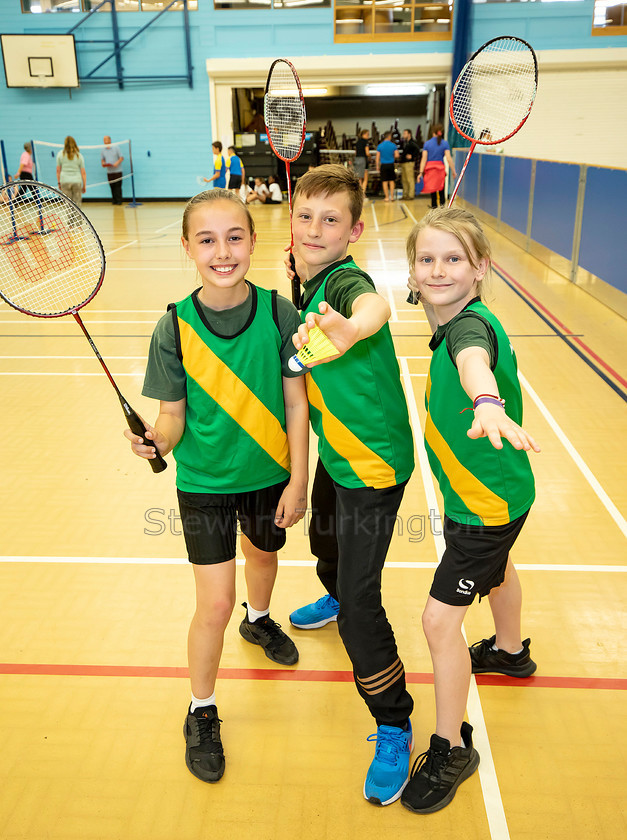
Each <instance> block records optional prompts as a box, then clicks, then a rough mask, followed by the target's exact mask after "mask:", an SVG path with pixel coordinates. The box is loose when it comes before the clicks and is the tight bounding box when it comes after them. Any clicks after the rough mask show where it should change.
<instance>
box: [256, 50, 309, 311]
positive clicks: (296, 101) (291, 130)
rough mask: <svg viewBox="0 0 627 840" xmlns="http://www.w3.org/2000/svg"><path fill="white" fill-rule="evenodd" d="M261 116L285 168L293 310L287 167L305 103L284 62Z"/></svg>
mask: <svg viewBox="0 0 627 840" xmlns="http://www.w3.org/2000/svg"><path fill="white" fill-rule="evenodd" d="M263 114H264V120H265V123H266V131H267V132H268V140H269V141H270V145H271V147H272V151H273V152H274V154H275V155H276V156H277V157H278V158H280V159H281V160H282V161H283V163H284V164H285V174H286V176H287V201H288V204H289V211H290V263H291V265H292V270H293V271H294V277H293V278H292V301H293V303H294V306H298V304H299V302H300V279H299V277H298V275H297V274H296V268H295V263H294V255H293V254H292V249H293V247H294V234H293V233H292V183H291V178H290V163H293V162H294V161H295V160H296V159H297V158H298V157H299V156H300V153H301V152H302V150H303V145H304V143H305V126H306V124H307V122H306V115H305V100H304V98H303V91H302V89H301V86H300V81H299V78H298V73H297V72H296V70H295V68H294V66H293V65H292V64H291V63H290V62H289V61H287V59H285V58H277V59H276V61H274V62H273V63H272V66H271V67H270V71H269V73H268V78H267V80H266V93H265V96H264V100H263Z"/></svg>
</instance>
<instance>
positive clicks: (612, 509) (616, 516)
mask: <svg viewBox="0 0 627 840" xmlns="http://www.w3.org/2000/svg"><path fill="white" fill-rule="evenodd" d="M518 378H519V379H520V381H521V383H522V385H523V387H524V389H525V391H526V392H527V393H528V394H529V396H530V397H531V399H532V400H533V401H534V403H535V404H536V405H537V407H538V408H539V410H540V413H541V414H542V415H543V417H544V419H545V420H546V421H547V423H548V424H549V426H550V427H551V429H552V430H553V431H554V432H555V435H556V437H557V438H558V440H559V441H560V443H561V444H562V446H563V447H564V449H565V450H566V451H567V452H568V454H569V455H570V457H571V458H572V459H573V461H574V462H575V464H576V465H577V467H579V469H580V470H581V472H582V473H583V477H584V478H585V479H586V481H587V482H588V484H589V485H590V487H592V489H593V490H594V492H595V493H596V494H597V496H598V498H599V499H600V501H601V503H602V504H603V506H604V507H605V509H606V510H607V512H608V513H609V515H610V516H611V517H612V519H613V520H614V522H616V524H617V525H618V527H619V528H620V530H621V531H622V532H623V534H624V536H626V537H627V522H626V521H625V517H624V516H622V514H621V512H620V511H619V510H618V508H617V507H616V505H615V504H614V502H613V501H612V500H611V499H610V497H609V496H608V494H607V493H606V492H605V490H604V489H603V488H602V487H601V484H600V483H599V481H598V480H597V478H596V477H595V476H594V474H593V472H592V470H591V469H590V468H589V467H588V465H587V464H586V462H585V461H584V460H583V458H582V457H581V455H580V454H579V453H578V452H577V450H576V449H575V447H574V446H573V445H572V443H571V442H570V441H569V439H568V438H567V437H566V435H565V434H564V432H563V430H562V429H561V427H560V425H559V424H558V422H557V420H556V419H555V418H554V417H553V415H552V414H551V412H550V411H549V410H548V408H547V407H546V406H545V404H544V403H543V402H542V400H541V399H540V397H539V396H538V395H537V394H536V392H535V391H534V390H533V388H532V387H531V385H530V384H529V382H528V381H527V379H526V378H525V377H524V376H523V374H522V373H521V372H520V371H518Z"/></svg>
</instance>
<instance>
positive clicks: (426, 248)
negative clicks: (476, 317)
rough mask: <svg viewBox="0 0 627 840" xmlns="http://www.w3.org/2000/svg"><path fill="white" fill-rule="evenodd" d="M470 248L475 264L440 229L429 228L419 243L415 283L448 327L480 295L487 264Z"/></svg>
mask: <svg viewBox="0 0 627 840" xmlns="http://www.w3.org/2000/svg"><path fill="white" fill-rule="evenodd" d="M468 248H469V251H470V255H471V256H472V261H471V259H470V258H469V255H468V254H467V253H466V249H465V248H464V246H463V245H462V243H461V242H460V240H459V239H458V238H457V237H456V236H455V235H454V234H452V233H449V232H448V231H445V230H440V229H438V228H432V227H426V228H424V229H423V230H421V231H420V233H419V234H418V237H417V239H416V259H415V262H414V266H413V275H414V279H415V283H416V286H417V288H418V290H419V291H420V294H421V296H422V297H423V298H424V299H425V300H426V301H427V303H430V304H431V305H432V306H433V308H434V311H435V314H436V316H437V318H438V321H439V323H440V324H446V323H448V322H449V321H450V320H451V318H453V317H455V315H458V314H459V313H460V312H461V311H462V309H463V308H464V307H465V306H466V305H467V304H468V303H470V301H471V300H472V299H473V298H474V297H477V295H478V294H479V291H478V284H479V283H480V281H481V280H482V279H483V277H484V275H485V273H486V271H487V268H488V260H487V259H481V260H479V259H478V258H477V256H476V253H475V252H474V250H473V249H472V247H471V246H468ZM473 262H474V263H475V265H473Z"/></svg>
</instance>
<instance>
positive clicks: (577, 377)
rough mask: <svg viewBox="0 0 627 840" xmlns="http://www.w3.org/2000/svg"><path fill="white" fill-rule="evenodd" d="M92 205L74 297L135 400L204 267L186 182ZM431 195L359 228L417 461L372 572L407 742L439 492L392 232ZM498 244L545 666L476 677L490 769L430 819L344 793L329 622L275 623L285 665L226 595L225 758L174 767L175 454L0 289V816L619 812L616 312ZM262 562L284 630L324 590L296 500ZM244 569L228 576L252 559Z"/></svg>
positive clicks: (421, 348) (446, 824)
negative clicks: (92, 242)
mask: <svg viewBox="0 0 627 840" xmlns="http://www.w3.org/2000/svg"><path fill="white" fill-rule="evenodd" d="M85 209H86V211H87V213H88V215H89V216H90V217H91V218H92V219H93V221H94V223H95V225H96V227H97V229H98V230H99V232H100V234H101V237H102V239H103V242H104V245H105V248H106V251H107V253H108V272H107V276H106V279H105V282H104V285H103V287H102V290H101V291H100V293H99V294H98V295H97V297H96V298H95V300H94V301H93V302H92V303H91V304H90V305H89V306H88V307H87V308H86V309H85V310H83V314H84V320H85V322H86V324H87V326H88V328H89V329H90V330H91V332H92V334H93V336H94V338H95V340H96V343H97V345H98V347H99V349H100V351H101V353H102V354H103V356H104V357H105V358H106V359H107V360H108V362H109V363H110V367H111V369H112V371H113V372H114V375H116V377H117V380H118V382H119V384H120V387H121V390H122V391H123V393H124V394H125V396H126V397H127V398H128V399H129V401H130V402H131V403H132V404H134V405H135V407H136V408H138V409H139V410H140V411H141V412H142V413H145V414H146V415H147V416H148V417H149V418H150V419H154V416H155V406H154V404H153V403H152V402H151V401H150V400H147V399H144V398H142V397H141V396H140V391H141V384H142V373H143V369H144V365H145V358H146V353H147V349H148V342H149V337H150V334H151V331H152V327H153V324H154V323H155V321H156V320H157V318H158V317H159V315H160V314H161V313H162V312H163V311H164V310H165V307H166V305H167V303H168V302H169V301H173V300H178V299H180V298H182V297H183V296H184V295H185V294H187V293H188V292H189V291H190V290H192V289H193V288H194V287H195V276H194V271H193V270H192V269H191V268H190V267H189V265H188V264H187V263H186V260H185V259H184V256H183V254H182V251H181V249H180V246H179V239H178V237H179V225H180V217H181V211H182V205H181V204H179V203H153V204H144V205H143V206H141V207H137V208H135V209H133V208H128V207H122V208H117V207H116V208H113V207H111V206H110V205H108V204H102V205H98V204H96V205H94V204H87V205H85ZM425 210H426V203H425V202H424V200H416V201H414V202H411V203H409V204H406V205H403V204H401V203H400V202H396V203H394V204H384V203H383V202H381V201H377V202H374V203H372V204H368V205H367V206H366V208H365V211H364V218H365V220H366V224H367V229H366V232H365V234H364V236H363V237H362V239H361V241H360V242H359V243H357V245H356V247H354V249H353V252H352V253H353V255H354V257H355V258H356V260H357V262H358V263H359V264H360V265H362V266H363V267H364V268H365V269H367V270H369V271H370V273H371V274H372V276H373V277H374V278H375V280H376V282H377V283H378V285H379V289H380V291H381V293H382V294H383V295H385V296H386V297H387V298H388V299H389V301H390V303H391V305H392V311H393V314H392V330H393V333H394V336H395V341H396V347H397V352H398V356H399V359H400V364H401V371H402V375H403V382H404V385H405V388H406V391H407V397H408V401H409V406H410V412H411V419H412V423H413V427H414V432H415V439H416V449H417V453H418V456H419V458H420V463H419V466H417V468H416V471H415V473H414V475H413V478H412V480H411V483H410V485H409V488H408V491H407V493H406V496H405V499H404V502H403V506H402V509H401V520H400V522H399V528H398V533H397V534H396V536H395V538H394V541H393V544H392V549H391V552H390V560H389V563H388V566H387V570H386V572H385V575H384V595H385V603H386V606H387V610H388V613H389V615H390V617H391V620H392V624H393V626H394V628H395V632H396V636H397V641H398V644H399V648H400V652H401V655H402V657H403V659H404V662H405V667H406V669H407V671H408V676H409V680H410V690H411V692H412V694H413V697H414V699H415V702H416V709H415V712H414V715H413V723H414V729H415V732H416V747H415V751H414V755H418V753H420V752H422V751H423V750H424V749H426V747H427V745H428V739H429V736H430V734H431V732H432V730H433V725H434V701H433V688H432V685H431V676H430V674H431V663H430V659H429V655H428V651H427V646H426V643H425V640H424V638H423V635H422V631H421V627H420V614H421V610H422V607H423V604H424V601H425V599H426V596H427V592H428V588H429V585H430V580H431V576H432V571H433V567H434V564H435V562H436V559H437V556H438V552H439V551H440V550H441V537H440V536H439V529H438V524H439V523H438V518H437V517H438V516H439V511H440V497H439V494H438V492H437V491H435V490H434V487H433V482H432V480H431V477H430V474H429V470H428V467H427V466H426V462H425V459H424V457H423V456H422V449H421V424H422V422H423V420H424V407H423V393H424V385H425V375H426V371H427V367H428V363H429V359H428V357H429V350H428V347H427V342H428V329H427V324H426V321H425V320H424V317H423V315H422V312H421V310H420V309H414V308H411V307H410V306H408V305H407V304H406V303H405V302H404V301H405V297H406V289H405V283H406V276H407V269H406V265H405V260H404V240H405V237H406V234H407V232H408V231H409V229H410V227H411V224H412V218H411V217H412V215H413V216H415V217H418V216H420V215H421V214H422V213H424V212H425ZM253 212H254V215H255V219H256V222H257V225H258V231H259V242H258V246H257V250H256V252H255V255H254V261H253V270H252V272H251V275H250V278H251V279H252V280H253V281H254V282H256V283H258V284H260V285H262V286H267V287H278V288H279V289H280V290H281V291H283V292H284V293H287V283H286V281H285V279H284V275H283V271H282V268H281V264H282V247H283V246H284V244H285V243H286V241H287V238H288V232H287V209H286V208H285V207H262V206H260V207H255V208H254V209H253ZM492 241H493V245H494V251H495V263H496V266H497V272H496V273H495V275H494V283H493V299H492V300H491V301H490V303H491V305H492V306H493V308H494V310H495V311H496V312H497V313H498V315H499V316H500V317H501V319H502V321H503V323H504V325H505V328H506V329H507V331H508V333H509V335H510V337H511V339H512V342H513V344H514V346H515V349H516V352H517V355H518V360H519V365H520V369H521V373H522V383H523V389H524V397H525V412H526V413H525V425H526V426H527V427H528V428H529V430H531V431H532V433H533V434H534V436H535V437H536V439H537V440H538V441H539V442H540V443H541V445H542V453H541V454H540V455H537V456H534V457H533V459H532V460H533V466H534V469H535V475H536V481H537V488H538V499H537V502H536V504H535V505H534V507H533V509H532V514H531V516H530V519H529V521H528V524H527V526H526V528H525V529H524V531H523V533H522V536H521V538H520V539H519V541H518V543H517V546H516V549H515V561H516V562H517V565H518V568H519V570H520V576H521V579H522V582H523V587H524V597H525V602H524V634H525V635H529V636H531V638H532V652H533V658H534V659H535V660H536V661H537V662H538V671H537V675H536V676H535V677H533V678H532V679H530V680H526V681H522V682H521V681H516V680H514V679H507V678H503V677H487V676H486V677H478V678H477V681H476V684H475V683H474V682H473V686H472V690H471V695H470V703H469V708H468V715H469V719H470V721H471V723H472V724H473V725H474V727H475V741H476V745H477V747H478V749H479V752H480V754H481V767H480V770H479V772H478V773H477V774H475V775H474V776H473V777H472V778H471V779H470V780H469V781H468V782H466V783H464V784H463V785H462V787H461V788H460V790H459V792H458V793H457V796H456V797H455V799H454V801H453V803H452V804H451V805H450V806H449V807H447V808H446V809H444V810H443V811H441V812H439V813H437V814H434V815H431V816H417V815H413V814H411V813H409V812H408V811H406V810H405V809H403V808H402V807H401V806H400V804H398V803H396V804H394V805H392V806H390V807H387V808H384V809H377V808H375V807H373V806H372V805H370V804H369V803H367V802H366V801H365V800H364V799H363V796H362V785H363V780H364V775H365V772H366V769H367V767H368V764H369V762H370V760H371V757H372V754H373V745H372V744H371V743H368V742H367V741H366V737H367V736H368V735H369V734H370V733H372V732H374V731H375V727H374V726H373V722H372V719H371V718H370V716H369V715H368V713H367V712H366V710H365V707H364V706H363V704H362V702H361V701H360V700H359V698H358V696H357V693H356V691H355V689H354V687H353V685H352V681H351V677H350V669H349V663H348V660H347V657H346V655H345V653H344V651H343V648H342V645H341V643H340V641H339V638H338V635H337V628H336V626H335V625H329V626H327V627H325V628H323V629H321V630H318V631H310V632H302V631H301V632H298V631H294V630H292V631H290V632H291V634H292V637H293V638H294V639H295V640H296V642H297V645H298V647H299V649H300V662H299V664H298V666H297V667H296V668H293V669H281V668H279V667H278V666H274V665H273V664H272V663H271V662H270V661H269V660H268V659H266V658H265V657H264V656H263V654H262V652H261V651H260V650H259V649H258V648H254V647H252V646H251V645H249V644H247V643H245V642H244V641H243V640H242V639H241V638H240V636H239V634H238V632H237V628H238V623H239V621H240V614H241V613H242V612H243V611H242V610H241V608H240V607H237V608H236V611H235V614H234V617H233V619H232V621H231V624H230V626H229V628H228V632H227V638H226V644H225V650H224V657H223V660H222V671H221V679H220V680H219V684H218V689H217V691H218V703H219V709H220V714H221V717H222V718H223V719H224V723H223V727H222V729H223V740H224V744H225V749H226V753H227V762H228V764H227V771H226V774H225V776H224V778H223V780H222V781H221V782H220V783H219V784H218V785H205V784H203V783H202V782H199V781H198V780H196V779H195V778H194V777H193V776H191V775H190V773H189V772H188V771H187V769H186V767H185V764H184V742H183V738H182V734H181V731H182V724H183V718H184V714H185V711H186V708H187V704H188V697H189V694H188V692H189V689H188V682H187V679H186V672H185V663H186V653H185V646H186V633H187V626H188V621H189V618H190V616H191V613H192V610H193V594H194V593H193V583H192V574H191V571H190V569H189V568H188V565H187V563H186V561H185V560H184V556H185V555H184V545H183V540H182V537H181V536H180V529H179V523H178V520H177V519H176V499H175V491H174V466H173V463H172V458H171V456H170V458H169V461H170V469H168V470H167V471H166V472H165V473H163V474H161V475H159V476H155V475H153V473H152V472H151V471H150V469H149V468H148V466H147V465H146V464H145V463H143V462H141V461H140V460H139V459H137V458H134V457H133V456H132V455H131V453H130V450H129V447H128V444H127V442H126V440H125V439H124V438H123V436H122V430H123V427H124V422H123V418H122V415H121V411H120V408H119V405H118V402H117V399H116V397H115V394H114V393H113V390H112V389H111V386H110V385H109V383H108V382H107V380H106V379H105V377H104V375H103V374H102V372H101V370H100V367H99V365H98V363H97V361H96V359H95V357H94V356H93V354H92V351H91V349H90V348H89V346H88V345H87V343H86V341H85V340H84V338H83V337H82V334H80V332H79V329H78V326H77V325H76V324H75V322H74V321H73V320H72V319H71V318H66V319H56V320H49V321H41V320H36V319H32V318H28V317H27V316H22V315H20V314H18V313H17V312H15V311H13V310H11V309H9V308H8V307H6V306H4V305H3V306H1V307H0V321H1V324H2V329H1V331H0V333H1V336H0V382H1V387H2V394H3V400H2V401H3V418H2V419H3V431H2V456H1V457H2V471H3V481H2V488H1V494H2V504H1V506H0V511H1V513H0V516H1V517H2V518H1V533H2V557H0V660H1V663H2V664H0V837H2V838H3V840H22V838H24V839H25V838H28V840H44V838H45V840H201V838H212V839H213V840H226V838H229V839H230V838H245V837H255V838H257V837H258V838H264V839H265V840H330V838H333V840H345V838H348V837H351V836H352V837H359V838H363V840H369V839H370V838H381V837H394V836H398V837H420V838H421V840H429V838H439V840H442V838H459V837H462V838H467V839H468V840H474V838H477V840H506V838H508V837H510V838H512V840H539V838H550V839H551V840H553V838H562V837H564V838H568V839H569V840H579V838H581V840H584V838H585V840H591V838H607V840H617V839H618V838H620V837H625V836H627V825H626V822H625V814H626V811H625V789H626V783H627V759H626V755H627V751H626V750H625V743H626V742H627V721H626V719H625V711H626V708H627V706H626V704H625V696H626V694H625V689H626V688H627V668H626V665H625V654H624V647H625V637H624V632H623V631H624V627H625V601H626V599H625V578H626V575H625V571H626V568H627V566H626V564H625V560H626V553H625V522H624V519H623V518H622V515H624V513H625V509H626V506H627V499H626V481H625V427H626V422H625V382H624V380H622V381H621V380H620V376H621V375H622V376H623V377H624V376H625V369H624V362H625V358H626V350H627V346H626V340H625V325H624V322H623V321H622V319H620V318H619V317H618V316H617V315H615V314H614V313H613V312H611V311H610V310H609V309H607V308H606V307H605V306H603V305H601V304H600V303H598V302H596V301H595V300H594V299H593V298H592V297H590V296H589V295H588V294H586V293H585V292H583V291H582V290H580V289H578V288H576V287H574V286H572V285H571V284H570V283H568V282H567V281H566V280H564V279H562V278H561V277H560V276H558V275H557V274H555V273H554V272H552V271H551V270H549V269H547V268H545V267H544V266H542V265H541V264H540V263H538V262H537V261H535V260H534V259H533V258H531V257H529V256H527V255H525V254H524V253H523V252H522V251H520V250H519V249H518V248H515V247H514V246H512V245H511V244H509V243H508V242H507V241H506V240H505V239H503V238H502V237H500V236H499V235H497V234H496V233H493V235H492ZM565 336H568V337H567V338H565ZM576 351H577V352H576ZM601 374H603V377H605V378H602V376H601ZM621 394H622V396H621ZM312 462H313V456H312ZM621 513H622V515H621ZM281 561H282V565H281V568H280V570H279V577H278V581H277V586H276V590H275V597H274V601H273V605H272V615H273V616H274V618H275V619H277V620H278V621H280V622H282V624H283V626H284V627H286V628H287V627H288V626H289V621H288V614H289V612H290V611H291V610H292V609H294V608H295V607H297V606H300V605H302V604H304V603H306V602H309V601H312V600H314V599H316V598H318V597H319V596H320V595H321V594H322V590H321V588H320V585H319V584H318V582H317V579H316V576H315V572H314V569H313V564H312V561H311V557H310V554H309V550H308V543H307V539H306V535H305V526H304V525H299V526H297V527H296V528H295V529H294V530H293V531H292V532H290V534H289V536H288V543H287V546H286V548H285V550H284V551H283V552H282V555H281ZM241 572H242V569H241V567H239V569H238V574H240V575H241ZM238 588H239V591H238V594H239V595H240V596H241V597H240V599H239V600H244V597H245V590H244V586H243V575H241V578H240V580H239V582H238ZM491 627H492V625H491V622H490V614H489V608H488V605H487V602H484V603H482V604H481V605H478V604H475V605H474V606H473V608H472V609H471V610H470V611H469V614H468V618H467V622H466V633H467V636H468V640H469V642H474V641H476V640H478V639H481V638H482V637H484V636H489V635H491V633H492V629H491ZM621 803H622V804H621Z"/></svg>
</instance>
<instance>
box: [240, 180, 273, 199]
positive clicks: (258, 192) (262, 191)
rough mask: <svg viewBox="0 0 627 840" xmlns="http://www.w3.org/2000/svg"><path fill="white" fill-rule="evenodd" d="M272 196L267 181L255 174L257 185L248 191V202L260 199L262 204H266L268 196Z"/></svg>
mask: <svg viewBox="0 0 627 840" xmlns="http://www.w3.org/2000/svg"><path fill="white" fill-rule="evenodd" d="M269 197H270V190H269V189H268V185H267V184H266V182H265V181H264V180H263V178H261V177H260V176H259V175H256V176H255V186H254V187H253V191H252V192H251V193H248V195H247V196H246V203H247V204H252V202H253V201H260V202H261V203H262V204H265V203H266V201H267V200H268V198H269Z"/></svg>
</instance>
